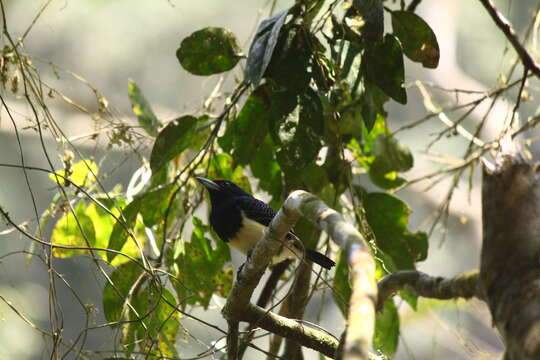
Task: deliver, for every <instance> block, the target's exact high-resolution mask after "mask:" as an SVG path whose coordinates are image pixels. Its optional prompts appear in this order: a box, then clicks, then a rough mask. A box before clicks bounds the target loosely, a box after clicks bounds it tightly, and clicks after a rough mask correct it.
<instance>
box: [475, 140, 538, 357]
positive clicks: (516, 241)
mask: <svg viewBox="0 0 540 360" xmlns="http://www.w3.org/2000/svg"><path fill="white" fill-rule="evenodd" d="M501 149H502V150H501V151H500V154H499V156H498V157H497V159H496V162H495V165H489V164H485V165H484V171H483V184H482V185H483V189H482V223H483V243H482V256H481V264H480V286H481V288H482V291H483V293H484V296H485V299H486V302H487V303H488V305H489V308H490V311H491V315H492V317H493V323H494V324H495V326H496V327H497V329H498V330H499V332H500V334H501V335H502V337H503V340H504V343H505V345H506V354H505V359H507V360H533V359H540V287H539V285H538V284H540V268H539V266H538V264H539V260H538V259H539V254H540V218H539V217H538V214H539V213H540V178H539V177H538V174H539V168H538V166H537V165H534V166H532V165H531V164H529V163H528V162H527V161H526V160H525V157H524V156H522V155H521V153H520V152H519V150H518V149H517V148H516V146H515V145H513V144H512V143H509V144H505V143H502V144H501Z"/></svg>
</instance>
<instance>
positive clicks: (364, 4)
mask: <svg viewBox="0 0 540 360" xmlns="http://www.w3.org/2000/svg"><path fill="white" fill-rule="evenodd" d="M345 24H346V25H347V26H348V27H349V28H350V29H351V30H352V31H353V32H355V33H356V34H358V35H361V36H362V37H363V38H364V39H366V40H367V41H377V40H379V39H381V38H382V36H383V32H384V13H383V5H382V1H381V0H354V1H353V7H351V8H349V9H348V10H347V12H346V15H345Z"/></svg>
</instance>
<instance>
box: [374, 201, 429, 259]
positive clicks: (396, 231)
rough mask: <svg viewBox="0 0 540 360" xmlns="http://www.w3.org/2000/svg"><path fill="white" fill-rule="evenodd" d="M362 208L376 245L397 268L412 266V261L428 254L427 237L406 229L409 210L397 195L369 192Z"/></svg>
mask: <svg viewBox="0 0 540 360" xmlns="http://www.w3.org/2000/svg"><path fill="white" fill-rule="evenodd" d="M364 208H365V210H366V218H367V220H368V223H369V225H370V226H371V229H372V230H373V233H374V234H375V238H376V241H377V246H378V247H379V248H380V249H381V250H382V251H384V252H385V253H386V254H388V255H389V256H390V257H391V258H392V260H393V262H394V263H395V264H396V266H397V268H398V269H414V263H415V262H417V261H422V260H424V259H425V258H426V256H427V250H428V240H427V235H426V234H425V233H423V232H417V233H411V232H410V231H409V230H408V229H407V224H408V221H409V214H410V213H411V210H410V209H409V207H408V206H407V204H405V203H404V202H403V201H401V200H400V199H398V198H397V197H395V196H393V195H389V194H385V193H369V194H367V196H365V198H364Z"/></svg>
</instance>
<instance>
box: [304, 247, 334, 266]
mask: <svg viewBox="0 0 540 360" xmlns="http://www.w3.org/2000/svg"><path fill="white" fill-rule="evenodd" d="M306 259H308V260H311V261H313V262H314V263H315V264H319V265H320V266H322V267H323V268H325V269H328V270H330V269H331V268H332V266H334V265H336V263H335V262H333V261H332V260H331V259H330V258H328V257H327V256H326V255H323V254H321V253H320V252H318V251H315V250H311V249H306Z"/></svg>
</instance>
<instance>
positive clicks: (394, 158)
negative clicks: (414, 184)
mask: <svg viewBox="0 0 540 360" xmlns="http://www.w3.org/2000/svg"><path fill="white" fill-rule="evenodd" d="M372 153H373V155H374V156H375V159H374V161H373V162H372V163H371V165H370V168H369V176H370V178H371V179H372V181H373V182H374V183H375V184H376V185H378V186H380V187H382V188H385V189H391V188H394V187H397V186H399V185H401V184H403V183H404V182H405V180H404V179H402V178H400V177H398V172H402V171H407V170H409V169H410V168H412V166H413V156H412V154H411V152H410V151H409V149H408V148H407V147H405V146H403V145H401V144H400V143H399V142H398V141H397V140H396V139H395V138H394V137H393V136H392V135H388V134H381V135H379V136H378V137H377V138H376V139H375V143H374V145H373V149H372Z"/></svg>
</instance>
